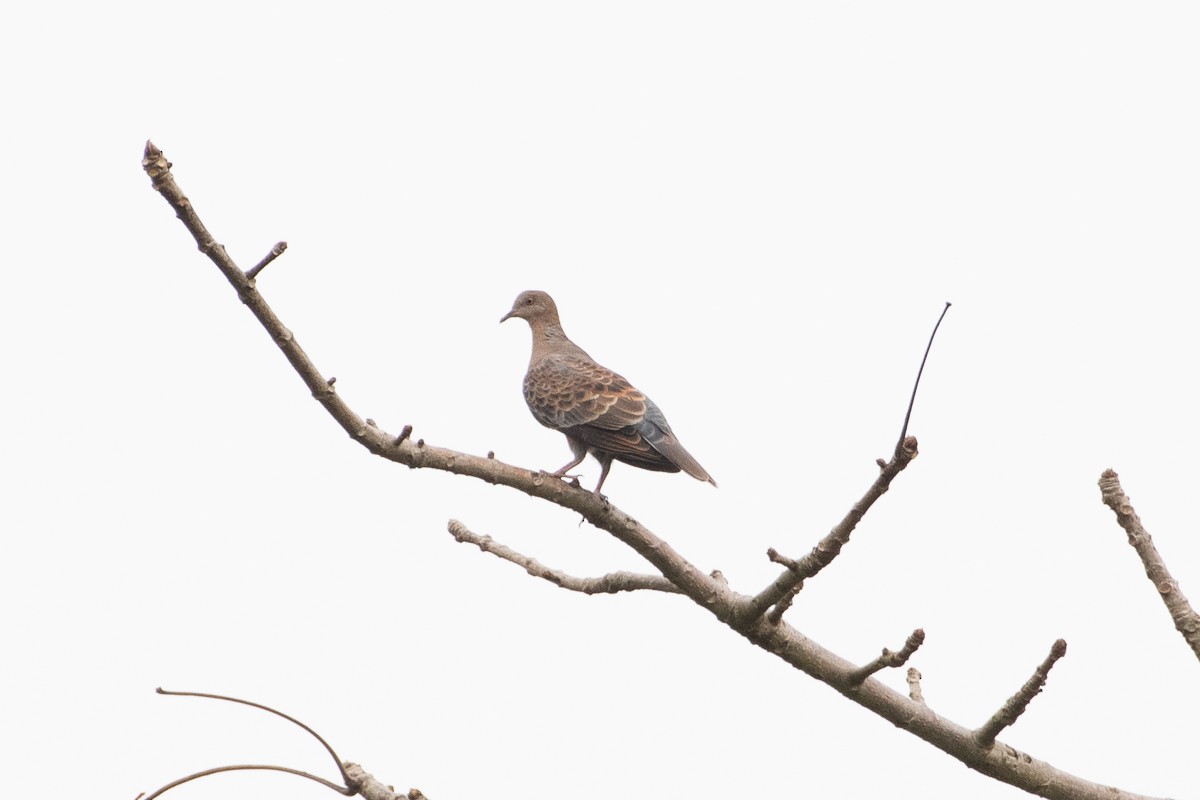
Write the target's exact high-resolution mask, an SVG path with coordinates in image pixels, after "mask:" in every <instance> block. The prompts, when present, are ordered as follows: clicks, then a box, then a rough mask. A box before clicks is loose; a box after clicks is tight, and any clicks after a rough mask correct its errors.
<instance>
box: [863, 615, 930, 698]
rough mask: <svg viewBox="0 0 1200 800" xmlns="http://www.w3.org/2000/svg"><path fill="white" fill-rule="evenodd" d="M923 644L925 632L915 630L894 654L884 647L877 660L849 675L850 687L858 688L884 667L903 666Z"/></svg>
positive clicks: (919, 629) (918, 629)
mask: <svg viewBox="0 0 1200 800" xmlns="http://www.w3.org/2000/svg"><path fill="white" fill-rule="evenodd" d="M924 642H925V631H924V630H922V629H921V628H917V629H916V630H915V631H913V632H912V633H911V634H909V636H908V640H907V641H905V642H904V647H901V648H900V649H899V650H897V651H896V652H894V653H893V652H892V651H891V650H888V649H887V648H886V647H885V648H883V652H882V653H881V654H880V655H879V657H878V658H876V659H875V660H874V661H872V662H871V663H870V664H867V665H865V666H862V667H859V668H858V669H857V670H855V671H854V672H852V673H851V674H850V684H851V685H852V686H858V685H859V684H861V683H862V682H863V681H865V680H866V679H867V678H869V677H871V676H872V675H874V674H875V673H876V672H879V670H881V669H883V668H885V667H893V668H894V667H902V666H904V664H905V662H907V661H908V659H909V658H910V657H911V656H912V654H913V653H915V652H917V648H918V647H920V646H921V645H922V644H923V643H924Z"/></svg>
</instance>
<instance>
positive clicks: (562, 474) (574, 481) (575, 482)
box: [550, 469, 582, 488]
mask: <svg viewBox="0 0 1200 800" xmlns="http://www.w3.org/2000/svg"><path fill="white" fill-rule="evenodd" d="M550 477H551V478H562V479H563V480H564V481H566V482H567V483H569V484H571V485H572V486H574V487H576V488H578V487H579V478H580V477H582V476H580V475H568V474H567V473H566V471H565V470H561V469H560V470H559V471H558V472H551V473H550Z"/></svg>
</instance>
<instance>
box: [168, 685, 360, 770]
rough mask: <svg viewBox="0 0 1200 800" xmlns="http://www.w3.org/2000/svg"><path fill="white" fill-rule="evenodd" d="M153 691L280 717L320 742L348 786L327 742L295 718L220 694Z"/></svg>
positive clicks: (340, 764) (260, 705) (340, 765)
mask: <svg viewBox="0 0 1200 800" xmlns="http://www.w3.org/2000/svg"><path fill="white" fill-rule="evenodd" d="M154 691H156V692H157V693H158V694H162V695H168V696H171V697H204V698H207V699H209V700H224V701H225V702H227V703H239V704H241V705H244V706H250V707H251V708H257V709H259V710H261V711H266V712H268V713H270V714H274V715H275V716H277V717H282V718H283V719H286V720H287V721H288V722H290V723H292V724H293V725H295V726H297V727H299V728H302V729H303V730H304V731H305V732H306V733H308V735H309V736H311V737H313V738H314V739H316V740H317V741H318V742H320V743H321V747H324V748H325V752H327V753H329V757H330V758H332V759H333V763H334V764H336V765H337V768H338V771H339V772H341V773H342V780H343V781H345V783H346V785H347V786H349V785H350V778H349V777H348V776H347V775H346V771H345V770H344V769H342V760H341V759H340V758H338V754H337V753H335V752H334V751H333V748H332V747H331V746H330V745H329V742H327V741H325V740H324V739H323V738H322V737H321V734H319V733H317V732H316V731H314V730H313V729H312V728H310V727H308V726H307V725H305V724H304V723H303V722H301V721H300V720H298V719H296V718H295V717H290V716H288V715H287V714H285V713H283V712H282V711H277V710H276V709H274V708H271V707H270V706H264V705H262V704H261V703H255V702H252V701H250V700H241V699H239V698H237V697H226V696H225V695H221V694H205V693H204V692H172V691H168V690H167V689H164V688H162V687H161V686H160V687H158V688H157V689H155V690H154ZM318 780H319V779H318ZM331 785H332V784H331Z"/></svg>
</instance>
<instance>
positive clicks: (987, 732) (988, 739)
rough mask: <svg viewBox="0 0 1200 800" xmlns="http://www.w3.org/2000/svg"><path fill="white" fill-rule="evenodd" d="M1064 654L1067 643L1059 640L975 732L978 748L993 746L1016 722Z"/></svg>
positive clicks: (1039, 691)
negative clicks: (1027, 678) (1004, 731)
mask: <svg viewBox="0 0 1200 800" xmlns="http://www.w3.org/2000/svg"><path fill="white" fill-rule="evenodd" d="M1066 654H1067V643H1066V642H1065V641H1063V640H1062V639H1059V640H1058V641H1056V642H1055V643H1054V645H1053V646H1052V647H1051V648H1050V655H1048V656H1046V658H1045V660H1044V661H1042V663H1041V664H1039V665H1038V668H1037V669H1036V670H1034V671H1033V675H1032V676H1031V677H1030V678H1029V680H1027V681H1025V685H1024V686H1022V687H1021V688H1020V690H1019V691H1018V692H1017V693H1016V694H1014V695H1013V696H1012V697H1010V698H1008V700H1007V701H1005V703H1004V705H1002V706H1000V709H999V710H998V711H997V712H996V713H995V714H993V715H992V718H991V719H989V720H988V721H987V722H985V723H984V724H983V726H982V727H980V728H979V729H978V730H976V731H975V741H976V742H978V743H979V745H980V747H991V746H992V745H993V744H995V743H996V737H997V736H999V735H1000V731H1002V730H1004V729H1005V728H1007V727H1008V726H1009V725H1012V724H1013V723H1014V722H1016V721H1017V717H1019V716H1021V715H1022V714H1023V713H1025V709H1026V708H1028V706H1029V703H1030V702H1032V700H1033V698H1035V697H1037V696H1038V694H1039V693H1041V691H1042V687H1043V686H1045V685H1046V679H1047V678H1048V677H1049V675H1050V670H1051V669H1052V668H1053V667H1054V663H1055V662H1056V661H1058V660H1059V659H1060V658H1062V657H1063V656H1065V655H1066Z"/></svg>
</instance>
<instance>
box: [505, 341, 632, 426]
mask: <svg viewBox="0 0 1200 800" xmlns="http://www.w3.org/2000/svg"><path fill="white" fill-rule="evenodd" d="M525 402H526V403H528V404H529V409H530V410H531V411H532V412H533V415H534V416H535V417H537V420H538V422H540V423H542V424H543V425H545V426H546V427H548V428H558V429H560V430H563V429H566V428H575V427H579V426H588V427H594V428H599V429H601V430H605V431H620V430H623V429H627V428H632V427H635V426H637V425H640V424H641V422H642V420H643V419H645V417H646V409H647V400H646V396H645V395H644V394H642V393H641V392H639V391H638V390H637V389H635V388H633V387H632V386H631V385H630V384H629V381H627V380H625V379H624V378H622V377H621V376H620V375H618V374H617V373H615V372H613V371H612V370H610V369H607V368H605V367H602V366H600V365H599V364H597V363H596V362H594V361H591V360H589V359H583V358H579V357H577V356H567V355H552V356H547V357H546V358H543V359H542V360H541V361H539V362H538V363H537V364H535V365H533V366H532V367H530V369H529V372H528V374H526V375H525Z"/></svg>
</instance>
